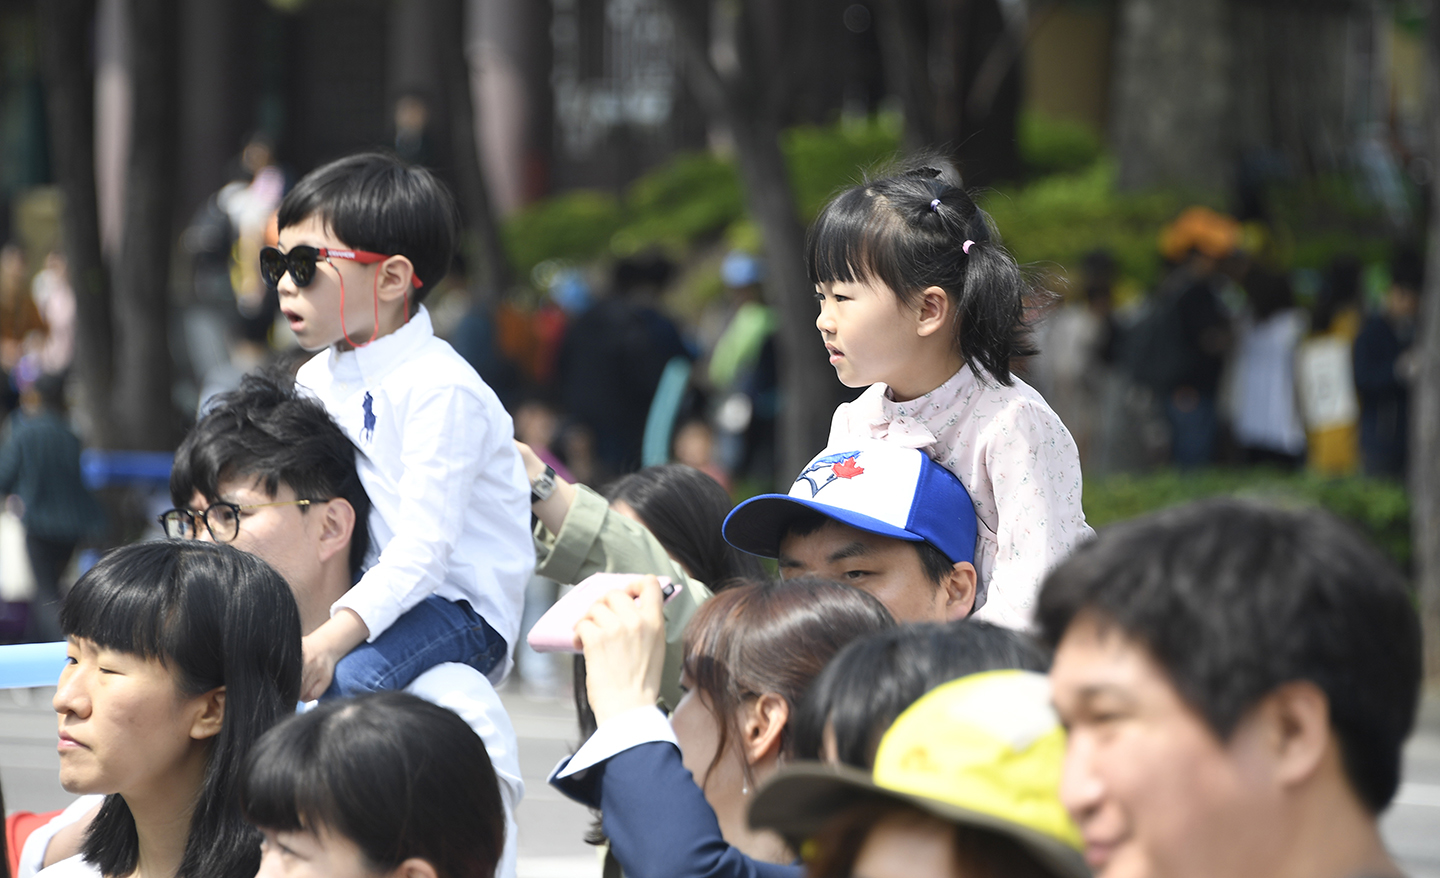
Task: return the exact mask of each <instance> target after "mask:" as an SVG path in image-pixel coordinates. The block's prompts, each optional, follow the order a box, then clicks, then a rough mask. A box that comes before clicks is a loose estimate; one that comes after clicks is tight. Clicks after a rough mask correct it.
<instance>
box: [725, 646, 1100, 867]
mask: <svg viewBox="0 0 1440 878" xmlns="http://www.w3.org/2000/svg"><path fill="white" fill-rule="evenodd" d="M1064 758H1065V730H1064V729H1063V728H1061V726H1060V723H1059V720H1058V719H1057V718H1056V716H1055V711H1054V710H1053V708H1051V706H1050V685H1049V681H1048V680H1046V678H1045V677H1044V676H1043V675H1041V674H1036V673H1033V672H1030V671H1019V670H1008V671H988V672H986V673H983V674H972V675H970V676H967V677H962V678H960V679H958V680H952V681H951V682H949V683H946V684H944V685H942V686H938V687H936V688H935V689H932V690H931V691H930V692H928V693H926V694H925V696H924V697H922V698H920V699H919V700H918V701H916V702H915V703H914V704H912V705H911V706H910V707H909V708H908V709H907V710H906V711H905V712H904V713H902V714H900V716H899V717H897V718H896V720H895V723H894V725H892V726H891V727H890V730H889V731H887V732H886V733H885V736H884V737H883V738H881V740H880V747H879V749H878V751H877V752H876V754H875V767H874V771H873V774H866V773H865V772H863V771H860V770H858V769H855V768H850V767H847V766H832V765H821V764H818V763H809V764H804V763H797V764H794V765H791V766H788V767H786V768H784V769H782V770H781V771H780V772H779V773H778V774H777V775H776V776H775V778H774V779H773V780H772V781H771V782H770V783H769V784H767V785H766V786H765V788H764V789H762V790H760V792H759V793H758V794H757V796H756V799H755V801H754V803H753V804H752V805H751V808H750V823H751V825H752V826H755V827H756V828H766V829H773V830H776V831H777V832H779V833H781V834H782V835H784V836H786V837H787V838H789V839H790V840H791V842H792V843H795V844H797V845H798V844H799V843H800V842H803V840H805V839H808V838H810V837H811V836H813V835H815V834H816V833H817V832H818V831H819V830H820V829H821V828H822V827H823V826H824V825H825V823H826V822H827V821H828V820H829V819H830V818H831V817H833V816H835V815H836V814H839V813H840V812H841V811H844V810H845V809H846V808H848V807H849V806H850V805H852V804H854V803H855V802H857V801H860V800H862V799H864V798H868V797H873V796H876V795H880V796H885V797H889V798H894V799H896V800H898V801H901V802H904V803H906V804H908V805H911V806H914V807H916V808H919V809H920V810H922V811H926V812H928V813H931V814H934V815H935V816H937V817H940V818H941V819H944V820H949V821H951V822H954V823H960V824H964V825H967V826H973V827H976V828H980V829H986V830H989V831H992V832H996V833H999V834H1001V835H1005V836H1007V837H1009V838H1012V839H1014V840H1015V841H1016V842H1018V843H1020V844H1021V845H1022V846H1024V847H1025V848H1026V849H1027V850H1028V851H1030V853H1031V854H1032V855H1033V856H1035V858H1036V859H1037V860H1038V861H1039V862H1040V863H1042V864H1044V865H1045V866H1047V867H1048V868H1049V869H1050V870H1051V871H1053V872H1054V873H1055V874H1056V875H1060V876H1066V878H1070V876H1073V878H1085V876H1088V875H1090V870H1089V869H1088V868H1087V867H1086V865H1085V861H1084V858H1083V856H1082V854H1081V849H1082V846H1083V845H1082V842H1081V839H1080V833H1079V831H1078V830H1077V829H1076V828H1075V824H1074V823H1073V822H1072V821H1071V820H1070V816H1069V814H1067V813H1066V811H1065V807H1064V806H1063V805H1062V804H1061V803H1060V773H1061V769H1062V763H1063V761H1064ZM797 849H799V848H798V847H797Z"/></svg>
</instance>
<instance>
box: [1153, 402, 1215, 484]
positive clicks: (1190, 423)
mask: <svg viewBox="0 0 1440 878" xmlns="http://www.w3.org/2000/svg"><path fill="white" fill-rule="evenodd" d="M1175 396H1181V399H1180V400H1178V401H1177V400H1176V398H1175ZM1165 415H1166V417H1168V418H1169V420H1170V459H1171V461H1172V462H1173V463H1174V464H1175V465H1176V466H1177V467H1180V468H1181V469H1194V468H1196V467H1202V466H1209V465H1210V463H1211V461H1212V460H1213V459H1214V456H1215V433H1216V431H1217V430H1218V429H1219V427H1220V420H1219V416H1218V414H1217V412H1216V410H1215V396H1214V395H1213V394H1210V395H1206V394H1201V393H1195V392H1193V391H1192V392H1191V393H1189V394H1184V395H1181V394H1175V395H1172V396H1171V398H1170V399H1169V400H1167V401H1166V404H1165Z"/></svg>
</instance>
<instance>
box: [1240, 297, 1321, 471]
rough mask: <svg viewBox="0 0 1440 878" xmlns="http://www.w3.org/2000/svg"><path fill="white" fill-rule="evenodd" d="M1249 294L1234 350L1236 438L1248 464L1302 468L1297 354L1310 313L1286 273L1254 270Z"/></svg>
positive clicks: (1302, 432) (1303, 440)
mask: <svg viewBox="0 0 1440 878" xmlns="http://www.w3.org/2000/svg"><path fill="white" fill-rule="evenodd" d="M1245 294H1246V297H1247V299H1248V300H1249V310H1248V313H1247V314H1246V315H1245V316H1244V318H1243V319H1242V320H1241V321H1240V331H1239V336H1240V338H1239V342H1238V344H1237V345H1236V353H1235V370H1236V375H1235V378H1236V384H1235V414H1234V422H1233V429H1234V433H1235V440H1236V441H1237V442H1238V443H1239V444H1240V447H1241V449H1242V450H1243V452H1244V455H1245V462H1246V463H1249V464H1270V465H1274V466H1279V467H1281V468H1283V469H1287V470H1297V469H1299V468H1300V467H1301V466H1302V465H1303V464H1304V463H1305V428H1304V426H1303V425H1302V423H1301V421H1300V410H1299V408H1298V407H1297V403H1296V400H1297V397H1296V390H1295V352H1296V349H1297V347H1298V346H1299V344H1300V340H1301V339H1302V338H1303V337H1304V336H1305V327H1306V318H1305V314H1304V312H1302V311H1301V310H1300V309H1298V308H1296V307H1295V297H1294V294H1293V293H1292V291H1291V289H1290V281H1289V279H1287V278H1286V277H1285V276H1284V275H1279V274H1272V273H1270V272H1267V271H1263V270H1260V269H1256V270H1253V271H1251V272H1250V274H1249V276H1248V277H1247V278H1246V279H1245Z"/></svg>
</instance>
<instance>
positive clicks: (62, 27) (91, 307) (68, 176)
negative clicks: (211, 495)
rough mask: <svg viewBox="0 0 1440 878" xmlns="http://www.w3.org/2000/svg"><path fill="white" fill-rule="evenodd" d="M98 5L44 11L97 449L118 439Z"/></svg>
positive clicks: (66, 4) (83, 374)
mask: <svg viewBox="0 0 1440 878" xmlns="http://www.w3.org/2000/svg"><path fill="white" fill-rule="evenodd" d="M94 23H95V0H47V2H45V3H41V4H40V29H41V35H42V46H43V51H42V57H43V58H44V64H45V68H44V73H45V79H46V83H45V94H46V98H47V107H46V109H47V111H48V116H49V119H50V142H51V144H52V147H51V157H52V160H53V162H54V168H55V177H56V179H57V180H58V181H59V183H60V190H61V192H62V193H63V194H64V199H65V207H64V216H63V219H62V226H63V228H64V248H65V261H66V262H67V264H68V265H69V269H70V283H71V284H72V285H73V286H74V288H75V301H76V315H75V322H76V326H75V334H76V339H75V341H76V344H75V374H76V377H78V378H79V382H80V386H81V387H82V389H83V391H84V392H83V401H82V405H83V409H82V412H83V414H84V416H85V419H86V420H88V421H89V425H88V427H89V433H90V436H89V437H88V438H89V440H90V442H91V443H93V444H95V445H98V446H101V447H107V446H110V445H113V444H114V442H115V439H116V432H115V424H114V420H113V418H112V417H111V412H110V370H111V362H112V360H111V357H112V345H111V322H110V285H109V282H108V279H107V277H106V274H105V263H104V260H103V259H102V257H101V255H100V215H99V208H98V206H97V204H96V201H95V68H94V64H93V63H92V60H93V59H92V50H91V46H90V34H91V29H92V28H93V26H94Z"/></svg>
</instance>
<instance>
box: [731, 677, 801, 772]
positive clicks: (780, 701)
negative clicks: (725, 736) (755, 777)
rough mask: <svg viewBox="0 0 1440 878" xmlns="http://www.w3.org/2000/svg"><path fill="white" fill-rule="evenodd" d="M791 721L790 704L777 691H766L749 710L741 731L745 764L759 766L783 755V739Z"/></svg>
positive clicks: (747, 709) (746, 710)
mask: <svg viewBox="0 0 1440 878" xmlns="http://www.w3.org/2000/svg"><path fill="white" fill-rule="evenodd" d="M789 721H790V703H789V702H788V701H786V700H785V699H784V697H782V696H781V695H779V694H778V693H775V692H766V693H765V694H764V695H761V696H760V697H759V698H757V699H755V702H754V703H753V704H752V705H750V706H749V707H748V708H745V717H744V721H743V724H742V726H741V728H740V738H741V745H742V746H743V747H744V755H745V764H746V765H755V764H756V763H758V762H762V761H764V760H765V759H766V758H767V757H772V756H779V755H780V738H781V734H782V733H783V732H784V731H785V724H786V723H787V722H789Z"/></svg>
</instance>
